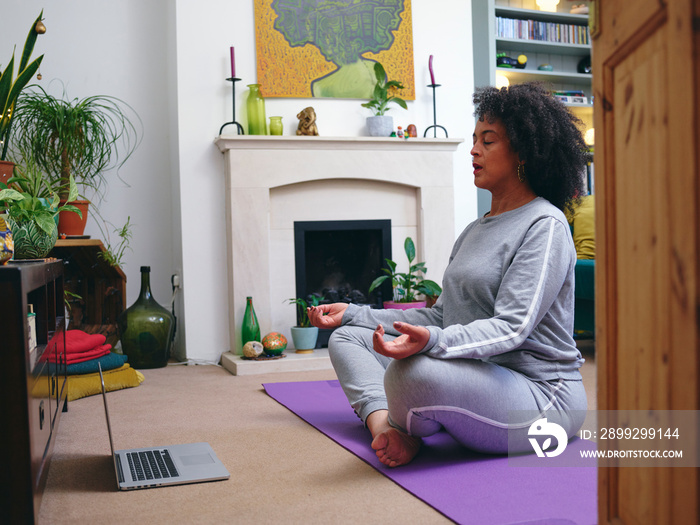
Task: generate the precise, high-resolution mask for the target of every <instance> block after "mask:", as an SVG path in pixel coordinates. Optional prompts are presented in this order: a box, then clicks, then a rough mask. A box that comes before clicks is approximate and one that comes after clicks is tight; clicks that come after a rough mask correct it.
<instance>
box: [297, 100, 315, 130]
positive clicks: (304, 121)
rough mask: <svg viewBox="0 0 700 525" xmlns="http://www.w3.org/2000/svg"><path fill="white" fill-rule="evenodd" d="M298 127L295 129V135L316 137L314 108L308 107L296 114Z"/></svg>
mask: <svg viewBox="0 0 700 525" xmlns="http://www.w3.org/2000/svg"><path fill="white" fill-rule="evenodd" d="M297 118H298V119H299V126H298V127H297V135H309V136H316V135H318V128H317V127H316V112H315V111H314V108H312V107H308V108H304V109H302V110H301V111H300V112H299V113H298V114H297Z"/></svg>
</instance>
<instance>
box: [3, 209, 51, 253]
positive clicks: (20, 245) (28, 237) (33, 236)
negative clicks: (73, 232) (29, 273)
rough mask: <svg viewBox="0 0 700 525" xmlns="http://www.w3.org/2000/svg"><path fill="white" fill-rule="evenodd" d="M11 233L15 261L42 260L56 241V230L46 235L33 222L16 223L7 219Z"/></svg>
mask: <svg viewBox="0 0 700 525" xmlns="http://www.w3.org/2000/svg"><path fill="white" fill-rule="evenodd" d="M7 224H8V226H9V227H10V230H11V231H12V241H13V243H14V250H15V259H43V258H44V257H46V256H47V255H48V254H49V252H50V251H51V250H52V249H53V247H54V245H55V244H56V240H57V239H58V228H53V229H52V230H51V233H46V232H45V231H44V230H42V229H41V228H39V226H37V224H36V223H35V222H34V221H30V222H23V223H21V224H20V223H17V222H15V221H13V220H12V219H11V218H10V217H7Z"/></svg>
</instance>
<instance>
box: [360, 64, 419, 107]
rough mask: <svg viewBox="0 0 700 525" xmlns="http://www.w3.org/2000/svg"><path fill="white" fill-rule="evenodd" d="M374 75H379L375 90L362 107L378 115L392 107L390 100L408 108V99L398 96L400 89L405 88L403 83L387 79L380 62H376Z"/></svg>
mask: <svg viewBox="0 0 700 525" xmlns="http://www.w3.org/2000/svg"><path fill="white" fill-rule="evenodd" d="M374 75H375V76H376V77H377V83H376V84H375V85H374V92H373V93H372V98H371V99H370V100H369V102H365V103H364V104H362V107H365V108H369V109H371V110H372V112H373V113H374V114H375V115H376V116H381V115H384V113H386V112H387V111H388V110H390V109H391V108H390V107H389V103H390V102H395V103H396V104H398V105H399V106H401V107H402V108H403V109H408V106H407V105H406V101H405V100H404V99H402V98H400V97H397V96H396V93H397V92H398V90H400V89H404V86H403V84H401V82H398V81H397V80H387V74H386V71H384V66H382V65H381V64H380V63H379V62H375V64H374Z"/></svg>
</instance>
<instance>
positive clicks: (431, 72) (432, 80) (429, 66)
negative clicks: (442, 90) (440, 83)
mask: <svg viewBox="0 0 700 525" xmlns="http://www.w3.org/2000/svg"><path fill="white" fill-rule="evenodd" d="M231 49H232V50H233V48H231ZM231 53H233V51H231ZM428 69H430V83H431V84H432V85H433V86H434V85H435V75H434V74H433V55H430V60H428Z"/></svg>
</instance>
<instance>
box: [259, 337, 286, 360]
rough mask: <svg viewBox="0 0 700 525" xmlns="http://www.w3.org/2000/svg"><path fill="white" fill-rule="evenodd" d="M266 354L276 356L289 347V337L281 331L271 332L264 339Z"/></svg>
mask: <svg viewBox="0 0 700 525" xmlns="http://www.w3.org/2000/svg"><path fill="white" fill-rule="evenodd" d="M262 345H263V352H265V355H269V356H276V355H280V354H282V352H284V350H285V349H286V348H287V338H286V337H285V336H284V335H283V334H281V333H279V332H270V333H269V334H267V335H266V336H265V337H263V340H262Z"/></svg>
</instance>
